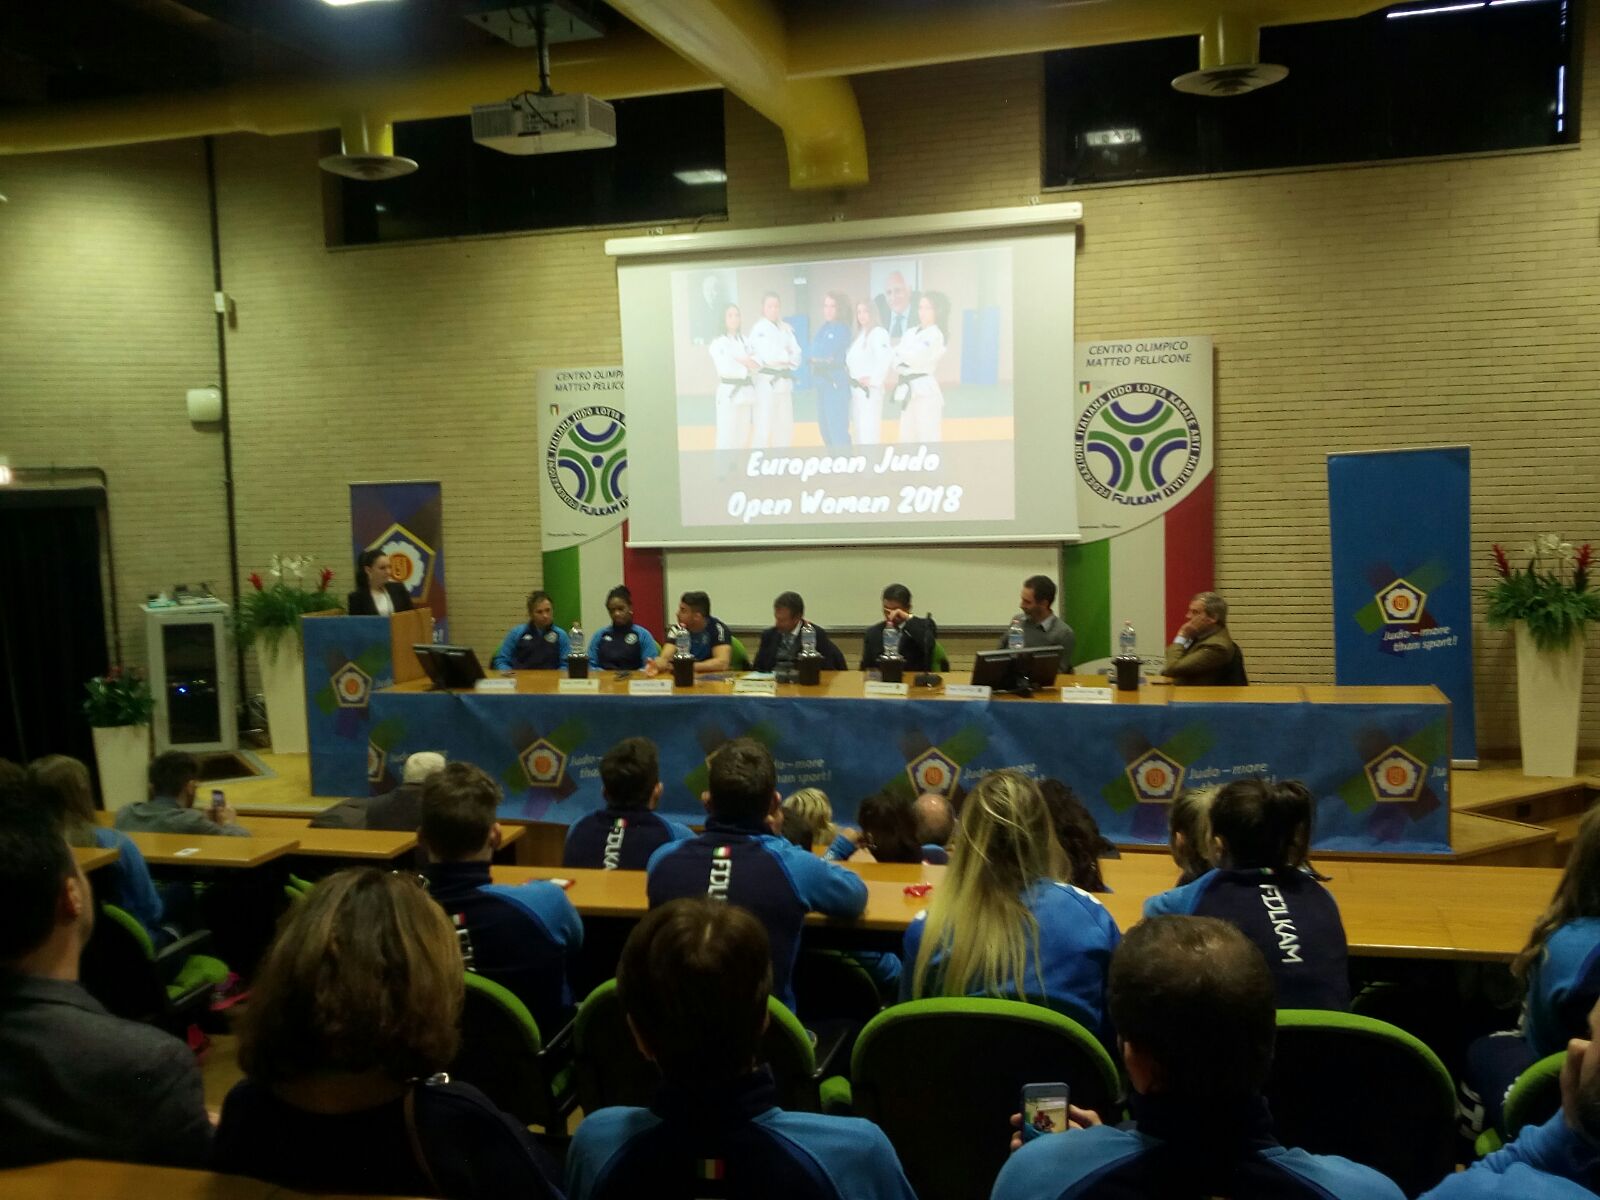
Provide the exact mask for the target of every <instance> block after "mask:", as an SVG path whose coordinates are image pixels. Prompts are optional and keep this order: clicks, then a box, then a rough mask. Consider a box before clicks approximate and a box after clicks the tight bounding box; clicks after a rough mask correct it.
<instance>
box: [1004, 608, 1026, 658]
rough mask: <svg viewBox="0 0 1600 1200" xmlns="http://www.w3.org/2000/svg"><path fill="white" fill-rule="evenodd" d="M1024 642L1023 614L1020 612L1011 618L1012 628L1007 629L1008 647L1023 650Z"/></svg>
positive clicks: (1008, 648)
mask: <svg viewBox="0 0 1600 1200" xmlns="http://www.w3.org/2000/svg"><path fill="white" fill-rule="evenodd" d="M1022 643H1023V637H1022V614H1021V613H1018V614H1017V615H1016V616H1014V617H1012V618H1011V628H1010V629H1008V630H1006V649H1007V650H1021V649H1022Z"/></svg>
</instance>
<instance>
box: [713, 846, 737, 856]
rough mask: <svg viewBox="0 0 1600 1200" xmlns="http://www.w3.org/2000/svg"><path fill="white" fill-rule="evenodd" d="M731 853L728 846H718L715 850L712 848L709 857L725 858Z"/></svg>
mask: <svg viewBox="0 0 1600 1200" xmlns="http://www.w3.org/2000/svg"><path fill="white" fill-rule="evenodd" d="M731 853H732V851H730V850H729V849H728V847H726V846H718V847H717V848H716V849H715V850H713V851H712V852H711V857H712V858H727V857H728V855H729V854H731Z"/></svg>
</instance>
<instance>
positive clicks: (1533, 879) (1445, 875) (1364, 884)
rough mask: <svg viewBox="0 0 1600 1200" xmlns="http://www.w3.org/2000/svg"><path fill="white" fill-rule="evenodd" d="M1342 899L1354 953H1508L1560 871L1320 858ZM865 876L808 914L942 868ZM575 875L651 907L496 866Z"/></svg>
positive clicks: (638, 884) (1124, 884)
mask: <svg viewBox="0 0 1600 1200" xmlns="http://www.w3.org/2000/svg"><path fill="white" fill-rule="evenodd" d="M1323 866H1324V868H1325V870H1326V873H1327V874H1329V875H1331V876H1332V877H1333V878H1332V880H1331V881H1330V882H1329V883H1328V884H1327V887H1328V889H1329V890H1330V891H1332V892H1333V894H1334V897H1335V899H1337V900H1338V902H1339V911H1340V913H1341V914H1342V915H1343V918H1344V927H1345V933H1346V936H1347V937H1348V939H1349V943H1350V953H1351V954H1353V955H1360V956H1371V957H1379V958H1434V959H1451V960H1456V961H1479V962H1506V961H1509V960H1510V959H1511V958H1513V957H1515V956H1516V954H1517V952H1518V951H1520V950H1521V949H1522V947H1523V945H1524V944H1525V943H1526V942H1527V940H1528V934H1529V931H1530V930H1531V929H1532V927H1533V922H1534V920H1535V919H1536V918H1537V917H1538V915H1539V913H1541V912H1542V911H1543V910H1544V908H1545V906H1546V905H1548V904H1549V902H1550V898H1551V896H1552V895H1553V894H1554V893H1555V888H1556V884H1557V882H1559V880H1560V878H1561V872H1560V871H1557V870H1554V869H1552V868H1548V867H1471V866H1458V867H1452V868H1450V869H1449V870H1441V869H1439V868H1437V867H1430V866H1428V865H1427V864H1414V863H1380V862H1340V863H1335V864H1323ZM1101 867H1102V870H1103V873H1104V876H1105V880H1106V884H1107V886H1109V887H1110V888H1112V891H1111V892H1110V893H1108V894H1106V895H1102V896H1101V897H1099V898H1100V900H1101V901H1102V902H1103V903H1104V904H1105V906H1106V908H1107V909H1108V910H1109V911H1110V912H1111V915H1112V916H1113V917H1115V918H1116V921H1117V925H1118V927H1119V928H1121V929H1124V930H1126V929H1128V928H1130V927H1131V926H1133V925H1134V924H1136V923H1137V922H1138V920H1139V919H1140V917H1141V915H1142V912H1143V907H1144V902H1145V899H1146V898H1147V897H1149V896H1153V895H1156V894H1157V893H1159V892H1163V891H1165V890H1166V889H1168V888H1170V887H1171V886H1173V883H1174V882H1175V880H1176V876H1177V868H1176V867H1174V866H1173V864H1172V860H1171V859H1169V858H1167V857H1165V856H1162V855H1154V854H1130V855H1126V856H1124V857H1123V858H1121V859H1108V860H1106V861H1104V862H1102V863H1101ZM851 869H853V870H855V871H856V872H857V873H858V874H860V875H861V877H862V878H863V879H864V880H865V881H866V884H867V909H866V912H865V913H864V914H863V915H862V917H861V918H860V920H859V921H856V922H844V921H830V920H826V919H825V918H822V917H818V916H815V915H813V916H812V917H811V918H810V921H811V923H813V924H818V925H825V926H830V927H834V928H848V927H850V926H852V925H853V926H855V927H857V928H861V929H866V930H872V931H875V932H893V931H897V930H903V929H904V928H905V927H906V925H907V924H909V923H910V921H911V919H912V918H913V917H914V916H915V915H916V914H917V913H918V912H919V911H921V910H922V909H923V908H925V907H926V906H927V900H926V899H925V898H917V897H912V896H907V895H906V893H905V887H906V885H907V884H908V883H917V882H930V883H933V884H934V886H935V887H937V886H938V884H939V881H940V880H941V879H942V878H943V876H944V872H945V868H944V867H930V866H921V865H911V866H903V865H899V864H884V863H869V864H864V865H861V866H855V865H852V867H851ZM555 878H564V879H571V880H573V885H572V888H571V889H570V890H569V891H568V893H567V895H568V896H569V897H570V898H571V900H572V903H573V904H574V905H575V906H576V907H577V909H578V911H579V912H580V913H582V914H583V915H584V916H592V917H622V918H635V919H636V918H638V917H640V916H642V915H643V914H644V912H645V911H646V908H647V904H646V899H645V881H644V874H643V872H639V871H595V870H573V869H571V868H562V867H511V866H496V867H495V868H494V879H495V882H497V883H520V882H523V881H525V880H529V879H555Z"/></svg>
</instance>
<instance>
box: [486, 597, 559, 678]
mask: <svg viewBox="0 0 1600 1200" xmlns="http://www.w3.org/2000/svg"><path fill="white" fill-rule="evenodd" d="M571 648H572V643H571V641H570V640H569V639H568V637H567V633H566V630H564V629H562V628H561V627H560V626H559V625H557V624H556V609H555V604H554V602H553V601H552V600H551V599H550V593H549V592H543V591H535V592H529V593H528V623H527V624H526V625H518V626H517V627H516V628H515V629H513V630H512V631H511V632H510V633H508V634H506V638H505V641H503V642H501V643H500V649H498V650H496V651H495V652H494V667H495V669H496V670H498V671H506V670H511V671H556V670H560V669H561V667H563V666H564V665H566V661H567V652H568V651H569V650H571Z"/></svg>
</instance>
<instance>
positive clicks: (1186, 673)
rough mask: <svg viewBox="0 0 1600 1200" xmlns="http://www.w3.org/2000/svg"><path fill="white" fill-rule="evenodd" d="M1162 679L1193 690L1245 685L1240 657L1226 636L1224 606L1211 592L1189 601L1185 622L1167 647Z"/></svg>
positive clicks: (1224, 601) (1226, 605)
mask: <svg viewBox="0 0 1600 1200" xmlns="http://www.w3.org/2000/svg"><path fill="white" fill-rule="evenodd" d="M1166 675H1167V676H1168V677H1169V678H1170V679H1171V680H1172V682H1173V683H1178V684H1191V685H1193V686H1195V687H1228V686H1232V685H1238V684H1243V683H1244V682H1245V677H1244V660H1243V656H1241V655H1240V653H1239V648H1238V647H1237V646H1235V645H1234V644H1233V638H1232V637H1231V636H1229V634H1228V602H1227V601H1226V600H1224V599H1223V598H1222V597H1221V596H1219V595H1217V594H1216V593H1215V592H1201V593H1200V594H1199V595H1197V596H1196V597H1195V598H1194V599H1193V600H1191V601H1189V611H1188V619H1187V620H1185V621H1184V623H1183V627H1182V628H1181V629H1179V630H1178V632H1177V635H1176V636H1175V637H1174V638H1173V639H1172V644H1171V645H1170V646H1168V647H1167V666H1166Z"/></svg>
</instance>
